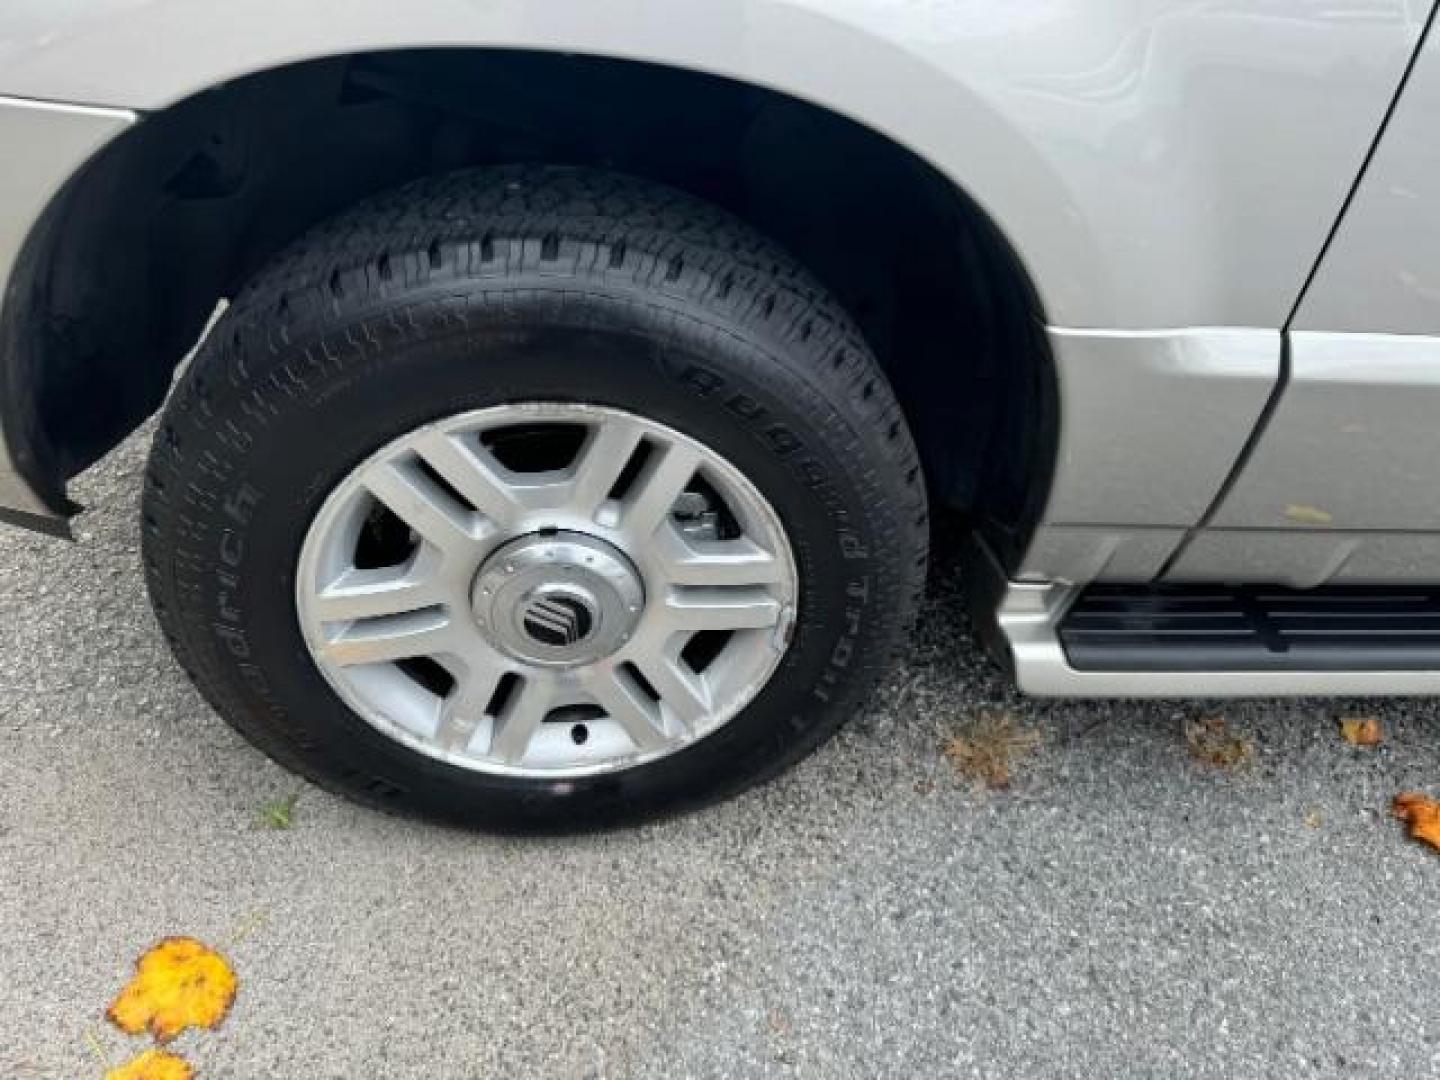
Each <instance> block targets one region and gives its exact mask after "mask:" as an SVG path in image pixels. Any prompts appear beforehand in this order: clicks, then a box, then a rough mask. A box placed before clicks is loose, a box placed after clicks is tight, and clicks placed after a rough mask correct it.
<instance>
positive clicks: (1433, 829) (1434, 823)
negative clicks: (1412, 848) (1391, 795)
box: [1391, 791, 1440, 851]
mask: <svg viewBox="0 0 1440 1080" xmlns="http://www.w3.org/2000/svg"><path fill="white" fill-rule="evenodd" d="M1391 810H1392V811H1393V812H1394V814H1395V816H1396V817H1397V818H1399V819H1400V820H1401V821H1403V822H1405V824H1407V825H1409V826H1410V838H1411V839H1412V840H1419V841H1421V842H1422V843H1426V844H1429V845H1430V846H1431V847H1433V848H1434V849H1435V850H1437V851H1440V803H1437V802H1436V801H1435V800H1434V799H1431V798H1428V797H1427V796H1424V795H1421V794H1420V793H1419V792H1416V791H1406V792H1403V793H1402V794H1400V795H1396V796H1395V802H1394V803H1393V804H1392V805H1391Z"/></svg>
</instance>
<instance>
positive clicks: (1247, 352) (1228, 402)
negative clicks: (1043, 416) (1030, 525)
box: [1045, 329, 1280, 526]
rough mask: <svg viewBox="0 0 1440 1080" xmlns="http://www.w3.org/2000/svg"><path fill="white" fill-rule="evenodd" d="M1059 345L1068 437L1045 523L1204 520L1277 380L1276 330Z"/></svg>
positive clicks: (1094, 334) (1116, 337) (1070, 333)
mask: <svg viewBox="0 0 1440 1080" xmlns="http://www.w3.org/2000/svg"><path fill="white" fill-rule="evenodd" d="M1050 342H1051V346H1052V351H1053V354H1054V356H1055V366H1056V372H1057V375H1058V377H1059V383H1060V416H1061V430H1062V434H1061V448H1060V454H1059V460H1058V461H1057V462H1056V472H1055V478H1054V481H1053V482H1052V486H1051V489H1050V500H1049V505H1048V507H1047V510H1046V515H1045V516H1046V520H1047V521H1049V522H1053V523H1055V524H1061V525H1078V524H1109V525H1115V524H1126V525H1144V526H1156V525H1169V526H1175V525H1178V526H1186V525H1191V524H1193V523H1194V522H1196V521H1198V520H1199V518H1200V515H1201V514H1203V513H1204V512H1205V510H1206V508H1207V507H1209V505H1210V504H1211V502H1212V501H1213V500H1214V498H1215V496H1216V494H1217V493H1218V492H1219V490H1220V485H1221V484H1222V483H1223V482H1224V481H1225V477H1226V476H1227V475H1228V474H1229V472H1230V469H1231V467H1232V466H1233V465H1234V463H1235V455H1236V454H1237V453H1238V452H1239V450H1240V447H1241V446H1242V445H1243V444H1244V442H1245V439H1246V437H1247V436H1248V435H1249V434H1250V432H1251V430H1252V429H1253V428H1254V426H1255V422H1256V421H1257V420H1258V419H1259V418H1260V413H1261V411H1262V410H1263V409H1264V407H1265V400H1266V398H1267V397H1268V396H1269V394H1270V390H1271V388H1272V387H1273V386H1274V384H1275V380H1276V379H1277V378H1278V377H1279V374H1280V334H1279V332H1278V331H1275V330H1226V329H1191V330H1178V331H1154V330H1144V331H1132V332H1129V333H1117V332H1099V331H1091V330H1060V329H1056V330H1052V331H1051V332H1050ZM1166 462H1173V463H1177V464H1178V463H1182V462H1183V468H1179V469H1171V468H1164V467H1163V465H1164V463H1166ZM1157 465H1161V466H1162V467H1160V468H1157Z"/></svg>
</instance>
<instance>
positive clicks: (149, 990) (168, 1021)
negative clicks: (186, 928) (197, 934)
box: [105, 937, 239, 1075]
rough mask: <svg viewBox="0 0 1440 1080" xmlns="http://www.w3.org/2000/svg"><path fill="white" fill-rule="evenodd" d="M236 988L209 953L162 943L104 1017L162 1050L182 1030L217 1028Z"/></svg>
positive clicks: (194, 945)
mask: <svg viewBox="0 0 1440 1080" xmlns="http://www.w3.org/2000/svg"><path fill="white" fill-rule="evenodd" d="M238 985H239V980H238V979H236V977H235V972H234V971H232V970H231V969H230V965H229V964H228V963H226V962H225V958H224V957H223V956H221V955H220V954H219V953H217V952H216V951H215V950H213V949H211V948H209V947H208V946H206V945H203V944H201V943H200V942H198V941H196V940H195V939H194V938H188V937H174V938H166V939H165V940H164V941H161V942H160V943H159V944H157V945H156V946H155V947H154V948H152V949H151V950H150V951H149V952H147V953H146V954H145V955H144V956H142V957H141V958H140V960H139V962H138V963H137V964H136V965H135V976H134V978H132V979H131V980H130V982H129V983H128V984H127V985H126V987H125V989H123V990H121V991H120V996H119V997H117V998H116V999H115V1001H114V1002H113V1003H112V1004H111V1006H110V1008H109V1009H108V1010H107V1011H106V1013H105V1016H106V1018H107V1019H108V1020H109V1021H110V1022H111V1023H112V1024H114V1025H115V1026H116V1027H118V1028H119V1029H120V1030H121V1031H123V1032H125V1033H126V1034H127V1035H139V1034H140V1033H142V1032H144V1031H149V1032H150V1034H151V1035H152V1036H154V1038H155V1041H156V1042H158V1043H160V1044H162V1045H163V1044H165V1043H168V1042H169V1041H170V1040H171V1039H173V1038H175V1036H177V1035H179V1034H180V1033H181V1032H182V1031H184V1030H185V1029H186V1028H192V1027H194V1028H213V1027H215V1026H216V1025H217V1024H219V1023H220V1021H221V1020H223V1019H225V1014H226V1013H228V1012H229V1011H230V1005H231V1003H233V1002H234V1000H235V990H236V987H237V986H238ZM141 1075H144V1074H141ZM162 1075H163V1074H162Z"/></svg>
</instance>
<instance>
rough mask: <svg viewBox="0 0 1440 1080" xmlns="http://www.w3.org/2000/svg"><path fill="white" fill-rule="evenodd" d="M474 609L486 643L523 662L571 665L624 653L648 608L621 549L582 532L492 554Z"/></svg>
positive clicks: (532, 539) (479, 577) (478, 578)
mask: <svg viewBox="0 0 1440 1080" xmlns="http://www.w3.org/2000/svg"><path fill="white" fill-rule="evenodd" d="M471 604H472V607H473V610H474V613H475V620H476V623H477V624H478V625H479V627H480V632H481V633H482V634H483V635H484V636H485V638H486V639H487V640H488V641H489V642H490V643H491V644H492V645H494V646H495V647H496V648H498V649H499V650H500V651H502V652H504V653H506V654H508V655H509V656H512V657H514V658H516V659H517V660H523V661H525V662H526V663H531V664H542V665H545V666H549V667H573V666H576V665H580V664H589V663H594V662H595V661H597V660H600V659H603V658H604V657H606V656H609V655H610V654H611V653H613V652H615V651H616V650H617V649H619V648H620V647H621V646H622V645H623V644H624V643H625V642H626V641H628V640H629V639H630V635H631V634H632V633H633V631H634V629H635V624H636V623H637V622H638V621H639V618H640V614H641V612H642V611H643V610H644V607H645V588H644V585H643V584H642V583H641V580H640V574H639V573H638V572H637V571H636V569H635V567H634V566H633V565H632V564H631V563H630V560H629V559H627V558H626V557H625V556H624V555H623V554H622V553H621V552H620V550H619V549H618V548H616V547H615V546H614V545H612V544H609V543H606V542H605V541H604V540H600V539H597V538H596V537H593V536H588V535H586V534H584V533H579V532H569V531H563V530H560V531H553V532H543V533H532V534H530V535H528V536H522V537H519V538H518V539H515V540H512V541H511V542H510V543H508V544H506V545H504V546H503V547H501V548H500V549H498V550H497V551H495V552H494V554H492V555H491V556H490V557H489V558H488V559H486V560H485V562H484V564H483V565H482V566H481V567H480V570H479V572H478V573H477V574H476V575H475V584H474V588H473V589H472V592H471Z"/></svg>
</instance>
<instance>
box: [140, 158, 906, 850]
mask: <svg viewBox="0 0 1440 1080" xmlns="http://www.w3.org/2000/svg"><path fill="white" fill-rule="evenodd" d="M144 514H145V559H146V565H147V571H148V580H149V583H150V589H151V595H152V598H153V600H154V603H155V607H156V610H157V612H158V614H159V617H160V621H161V623H162V625H163V627H164V629H165V632H166V635H167V637H168V638H169V640H170V642H171V645H172V647H173V648H174V650H175V653H176V655H177V657H178V658H179V660H180V662H181V663H182V664H183V665H184V666H185V668H186V670H187V671H188V672H189V673H190V674H191V676H192V677H193V678H194V680H195V681H196V683H197V684H198V685H199V686H200V688H201V689H202V691H203V692H204V693H205V694H206V695H207V697H208V698H209V700H210V701H211V702H212V703H213V704H214V705H215V707H216V708H217V709H218V710H219V711H220V712H221V713H222V714H223V715H224V716H225V717H226V718H227V719H228V720H229V721H230V722H231V723H232V724H234V725H235V726H236V727H237V728H238V729H239V730H240V731H241V732H243V733H244V734H245V735H246V736H247V737H248V738H250V739H251V740H252V741H253V742H254V743H255V744H256V745H258V746H259V747H261V748H262V749H263V750H265V751H266V752H267V753H269V754H271V755H272V756H274V757H275V758H276V759H278V760H279V761H281V762H282V763H284V764H285V765H287V766H289V767H291V768H293V769H295V770H297V771H299V772H301V773H303V774H304V775H306V776H308V777H310V778H312V779H314V780H315V781H316V782H318V783H321V784H323V785H325V786H327V787H330V788H333V789H335V790H338V791H342V792H344V793H346V794H348V795H351V796H353V797H355V798H358V799H361V800H363V801H365V802H368V803H372V804H380V805H384V806H387V807H392V808H398V809H406V810H411V811H415V812H420V813H426V814H431V815H434V816H443V817H447V818H451V819H456V820H461V821H464V822H467V823H470V824H475V825H480V826H487V827H493V828H517V827H547V828H557V827H558V828H584V827H592V826H597V825H603V824H608V823H613V822H617V821H621V820H634V819H639V818H643V817H646V816H649V815H653V814H656V813H661V812H666V811H672V810H675V809H681V808H685V807H690V806H694V805H698V804H701V803H704V802H706V801H709V800H712V799H715V798H717V797H720V796H723V795H726V794H729V793H731V792H734V791H738V790H740V789H741V788H743V787H745V786H747V785H750V784H752V783H755V782H756V781H758V780H761V779H764V778H765V777H767V776H770V775H772V774H774V773H775V772H777V771H778V770H780V769H782V768H783V767H785V766H786V765H788V764H790V763H791V762H793V761H795V760H797V759H798V758H799V757H801V756H802V755H804V754H805V753H807V752H808V751H810V750H811V749H813V748H814V747H815V746H817V745H819V744H820V743H821V742H822V741H823V740H824V739H825V738H826V737H827V736H828V735H829V734H831V733H832V732H833V731H834V729H835V728H836V727H837V726H838V725H839V724H840V723H841V722H842V721H843V720H844V719H845V718H846V717H847V715H848V714H849V713H850V712H851V711H853V710H854V709H855V708H856V706H857V705H858V704H859V703H860V702H861V701H862V700H863V695H864V694H865V692H866V691H867V690H868V689H869V688H870V687H871V685H872V684H873V683H874V681H875V679H876V677H877V676H878V674H879V673H880V672H882V671H883V670H884V668H885V666H886V664H887V663H888V662H889V660H890V657H891V656H892V654H893V651H894V649H895V647H896V646H897V644H899V643H900V642H901V641H902V640H903V638H904V634H905V632H906V630H907V629H908V627H909V625H910V620H911V617H912V614H913V609H914V600H915V596H916V593H917V591H918V589H919V586H920V583H921V578H922V574H923V563H924V557H925V535H926V524H925V499H924V492H923V486H922V484H921V481H920V478H919V469H918V466H917V464H916V459H915V451H914V447H913V445H912V443H911V440H910V437H909V434H908V432H907V431H906V429H905V425H904V422H903V419H902V418H901V416H900V413H899V410H898V407H897V406H896V404H895V401H894V399H893V397H892V395H891V393H890V390H889V388H888V387H887V385H886V383H885V380H884V377H883V376H882V374H881V373H880V371H879V369H878V368H877V366H876V364H875V362H874V360H873V358H872V357H871V355H870V353H869V351H868V350H867V348H866V346H865V344H864V342H863V341H862V340H861V339H860V338H859V336H858V335H857V333H856V332H855V330H854V328H853V326H852V325H851V324H850V322H849V320H848V319H847V318H846V316H845V315H844V313H843V312H842V311H840V310H839V308H838V307H837V306H836V305H835V304H834V302H833V301H831V300H830V299H829V298H828V297H827V296H826V295H825V293H824V291H823V290H822V289H821V288H820V287H819V286H818V285H817V284H816V283H815V282H814V281H813V280H812V279H811V278H809V277H808V276H807V275H806V273H805V272H804V271H803V270H801V269H800V268H799V267H797V266H796V265H795V264H794V263H793V262H792V261H791V260H790V259H789V258H788V257H787V256H786V255H784V254H783V253H781V252H779V251H777V250H776V249H775V248H774V247H772V246H771V245H770V244H769V243H768V242H766V241H765V240H764V239H762V238H760V237H758V236H756V235H755V234H754V233H753V232H751V231H750V230H749V229H748V228H747V227H745V226H744V225H742V224H740V223H738V222H736V221H734V220H733V219H731V218H729V217H728V216H726V215H725V214H723V213H722V212H720V211H718V210H716V209H713V208H711V207H708V206H706V205H704V204H701V203H697V202H696V201H694V200H693V199H690V198H688V197H686V196H683V195H680V194H677V193H675V192H673V191H670V190H667V189H664V188H659V187H656V186H654V185H650V184H646V183H642V182H639V181H636V180H632V179H628V178H624V177H617V176H612V175H607V174H597V173H589V172H583V171H578V170H567V169H542V168H528V169H512V170H490V171H477V172H467V173H458V174H454V175H450V176H446V177H441V178H437V179H431V180H426V181H422V182H420V183H417V184H415V185H412V186H410V187H407V188H402V189H400V190H397V191H395V192H393V193H390V194H387V195H385V196H383V197H381V198H379V199H377V200H374V201H372V202H370V203H368V204H365V205H363V206H360V207H357V208H356V209H355V210H353V211H351V212H349V213H347V214H346V215H344V216H343V217H341V218H339V219H337V220H335V221H333V222H331V223H330V224H328V225H326V226H324V227H322V228H321V229H319V230H318V231H316V232H315V233H313V234H311V235H310V236H308V237H307V238H306V239H304V240H303V241H302V242H301V243H299V244H298V245H297V246H296V247H295V248H293V249H292V250H291V251H289V252H288V253H287V254H285V255H284V256H283V257H282V258H280V259H279V260H278V261H277V262H276V263H275V264H274V265H272V266H270V267H269V268H268V269H266V270H265V271H263V272H262V273H261V274H260V275H259V276H258V277H257V278H256V279H255V280H254V281H253V282H251V283H250V285H249V286H248V287H247V288H246V289H245V290H244V291H243V292H242V293H241V295H240V296H238V297H237V298H236V299H235V302H234V303H233V304H232V305H231V306H230V308H229V309H228V310H227V311H226V313H225V315H224V316H223V318H222V319H221V320H220V321H219V323H218V324H217V325H216V326H215V327H214V329H213V330H212V332H211V334H210V335H209V337H208V338H207V340H206V343H205V344H204V346H203V347H202V349H201V350H200V353H199V355H198V356H197V357H196V359H195V362H194V364H193V365H192V367H191V369H190V371H189V372H188V374H187V375H186V377H185V379H184V382H183V383H182V385H181V386H180V387H179V388H178V390H177V391H176V394H175V396H174V399H173V400H172V401H171V403H170V405H169V407H168V408H167V411H166V415H165V417H164V421H163V423H162V426H161V429H160V432H159V434H158V435H157V437H156V441H155V446H154V449H153V451H152V455H151V464H150V470H149V476H148V482H147V485H146V493H145V507H144Z"/></svg>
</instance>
